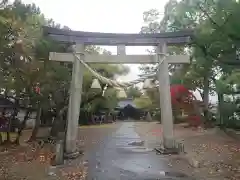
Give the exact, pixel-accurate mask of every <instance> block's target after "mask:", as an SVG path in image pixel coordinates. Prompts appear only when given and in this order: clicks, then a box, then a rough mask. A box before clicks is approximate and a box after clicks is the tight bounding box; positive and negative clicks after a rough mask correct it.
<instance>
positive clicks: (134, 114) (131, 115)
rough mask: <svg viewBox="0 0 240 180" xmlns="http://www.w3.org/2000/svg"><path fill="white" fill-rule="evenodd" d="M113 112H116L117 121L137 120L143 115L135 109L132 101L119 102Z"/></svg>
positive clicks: (139, 110)
mask: <svg viewBox="0 0 240 180" xmlns="http://www.w3.org/2000/svg"><path fill="white" fill-rule="evenodd" d="M115 110H116V111H117V112H118V119H120V120H127V119H135V120H139V119H140V117H141V116H142V115H143V111H142V110H141V109H139V108H137V106H136V104H135V103H134V102H133V99H124V100H121V101H119V102H118V105H117V107H116V108H115Z"/></svg>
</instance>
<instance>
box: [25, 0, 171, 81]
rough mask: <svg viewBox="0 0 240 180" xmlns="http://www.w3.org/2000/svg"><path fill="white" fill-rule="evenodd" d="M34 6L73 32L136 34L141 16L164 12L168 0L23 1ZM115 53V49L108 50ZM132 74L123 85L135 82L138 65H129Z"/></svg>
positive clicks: (136, 51)
mask: <svg viewBox="0 0 240 180" xmlns="http://www.w3.org/2000/svg"><path fill="white" fill-rule="evenodd" d="M23 2H24V3H35V4H36V5H37V6H39V7H40V9H41V11H42V13H43V14H44V15H45V16H46V17H47V18H52V19H53V20H54V21H56V22H57V23H60V24H61V25H66V26H68V27H69V28H71V29H72V30H79V31H95V32H113V33H139V31H140V29H141V27H142V25H143V12H144V11H147V10H149V9H151V8H156V9H158V10H159V11H160V12H164V5H165V4H166V3H167V2H168V0H147V1H146V0H142V1H141V0H118V1H117V0H23ZM107 49H108V50H111V51H112V52H113V53H116V47H111V48H107ZM146 49H147V47H129V48H127V53H128V54H145V53H146ZM129 66H130V69H131V72H130V73H129V74H128V75H127V76H124V77H121V80H122V81H130V80H134V79H136V78H138V74H139V73H140V72H139V70H138V65H129Z"/></svg>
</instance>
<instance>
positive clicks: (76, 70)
mask: <svg viewBox="0 0 240 180" xmlns="http://www.w3.org/2000/svg"><path fill="white" fill-rule="evenodd" d="M73 51H74V52H76V53H78V54H79V55H80V58H81V59H82V58H84V56H83V55H84V45H82V44H77V45H75V46H73ZM82 66H83V65H82V64H81V62H80V61H79V60H78V59H76V58H75V60H74V62H73V70H72V82H71V86H70V97H69V106H68V116H67V132H66V147H65V153H66V156H69V157H72V156H73V157H74V156H77V155H78V154H79V151H78V150H77V144H76V143H77V142H76V140H77V139H78V138H77V136H78V120H79V115H80V105H81V96H82V84H83V67H82Z"/></svg>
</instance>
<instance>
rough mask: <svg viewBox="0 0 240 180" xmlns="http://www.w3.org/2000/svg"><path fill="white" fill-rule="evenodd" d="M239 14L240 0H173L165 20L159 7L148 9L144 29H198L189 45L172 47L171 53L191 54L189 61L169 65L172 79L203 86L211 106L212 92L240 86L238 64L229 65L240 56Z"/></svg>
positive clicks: (150, 69)
mask: <svg viewBox="0 0 240 180" xmlns="http://www.w3.org/2000/svg"><path fill="white" fill-rule="evenodd" d="M239 15H240V3H238V2H237V1H235V0H228V1H226V0H217V1H215V0H209V1H208V0H181V1H177V0H170V1H169V2H168V3H167V4H166V6H165V12H164V16H163V19H162V20H160V16H159V12H157V10H155V9H151V10H149V11H147V12H144V23H145V24H144V26H143V28H142V31H141V32H142V33H155V32H163V31H171V32H174V31H179V30H185V29H193V30H194V37H193V38H192V42H191V43H190V44H189V45H188V46H187V47H169V50H168V51H169V53H170V54H179V53H187V54H190V55H191V63H190V64H189V65H184V66H182V67H181V68H180V69H179V68H177V66H174V65H170V66H169V69H170V72H171V81H172V83H174V84H175V83H182V84H184V85H185V86H187V87H189V88H190V89H193V90H195V89H198V90H200V91H201V92H202V93H201V95H202V98H203V100H204V104H205V107H206V108H207V107H208V104H209V98H208V96H209V94H211V93H214V92H217V93H220V94H222V93H227V94H229V93H233V92H234V87H235V89H236V87H239V78H238V77H239V70H238V68H237V67H233V66H228V65H226V62H230V61H235V60H236V59H239V57H238V56H239V55H238V54H239V37H240V35H239V29H240V25H239V23H238V19H239ZM141 70H142V71H143V73H149V72H156V70H157V66H143V67H141ZM152 97H153V96H152Z"/></svg>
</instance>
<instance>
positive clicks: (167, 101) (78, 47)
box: [44, 27, 192, 154]
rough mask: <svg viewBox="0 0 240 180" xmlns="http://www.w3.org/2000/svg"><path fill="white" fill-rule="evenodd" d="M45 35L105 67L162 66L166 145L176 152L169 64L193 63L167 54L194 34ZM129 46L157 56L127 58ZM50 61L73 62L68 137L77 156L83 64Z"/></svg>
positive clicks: (67, 56) (70, 57)
mask: <svg viewBox="0 0 240 180" xmlns="http://www.w3.org/2000/svg"><path fill="white" fill-rule="evenodd" d="M44 33H45V35H47V36H49V37H51V38H53V39H54V40H56V41H59V42H62V43H71V44H74V45H75V48H74V51H75V52H74V53H76V54H77V55H78V57H79V58H80V59H82V60H83V61H84V62H86V63H105V64H121V63H123V64H151V63H159V71H158V81H159V92H160V97H161V100H160V109H161V121H162V125H163V146H164V148H165V149H173V148H174V146H175V142H174V134H173V116H172V105H171V96H170V82H169V72H168V64H169V63H171V64H172V63H173V64H181V63H189V62H190V58H189V56H188V55H173V56H171V55H170V56H165V55H166V54H167V45H184V44H186V43H188V42H189V40H190V36H191V34H192V32H191V31H181V32H167V33H157V34H113V33H97V32H82V31H67V30H61V29H56V28H50V27H44ZM86 45H108V46H109V45H110V46H117V55H105V54H104V55H103V54H101V55H99V54H87V53H85V51H84V50H85V49H84V48H85V46H86ZM125 46H155V47H157V53H156V54H155V55H126V53H125ZM49 58H50V60H53V61H59V62H72V63H73V72H72V82H71V89H70V100H69V109H68V118H67V120H68V124H67V135H66V153H67V154H76V152H77V147H76V140H77V134H78V119H79V113H80V103H81V92H82V82H83V69H82V68H83V65H82V64H81V63H80V61H79V60H78V59H77V58H76V57H75V56H74V54H72V53H57V52H51V53H50V56H49Z"/></svg>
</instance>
